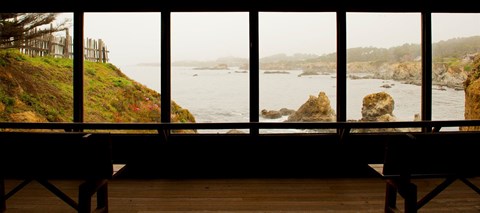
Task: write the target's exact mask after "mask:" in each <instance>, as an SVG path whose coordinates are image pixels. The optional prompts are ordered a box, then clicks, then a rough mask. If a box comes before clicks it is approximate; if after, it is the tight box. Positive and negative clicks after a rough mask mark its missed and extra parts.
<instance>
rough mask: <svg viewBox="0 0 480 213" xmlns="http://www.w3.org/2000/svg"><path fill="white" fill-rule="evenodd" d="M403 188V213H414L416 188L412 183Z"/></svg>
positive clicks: (415, 209)
mask: <svg viewBox="0 0 480 213" xmlns="http://www.w3.org/2000/svg"><path fill="white" fill-rule="evenodd" d="M402 187H403V192H402V194H403V198H404V199H405V213H416V212H417V210H418V208H417V186H416V185H415V184H413V183H406V184H405V185H404V186H402Z"/></svg>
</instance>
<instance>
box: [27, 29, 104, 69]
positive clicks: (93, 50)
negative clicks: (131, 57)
mask: <svg viewBox="0 0 480 213" xmlns="http://www.w3.org/2000/svg"><path fill="white" fill-rule="evenodd" d="M65 34H66V35H65V37H63V36H54V35H52V34H47V35H43V36H41V37H37V38H35V39H31V40H25V41H23V44H22V45H21V46H22V47H20V52H22V53H24V54H26V55H29V56H53V57H61V58H73V51H72V50H73V43H72V36H70V34H69V32H68V30H66V33H65ZM84 42H85V44H84V54H85V60H86V61H93V62H103V63H106V62H108V60H109V59H108V53H109V51H108V50H107V46H106V45H105V42H103V41H102V39H98V40H95V39H90V38H86V39H85V40H84Z"/></svg>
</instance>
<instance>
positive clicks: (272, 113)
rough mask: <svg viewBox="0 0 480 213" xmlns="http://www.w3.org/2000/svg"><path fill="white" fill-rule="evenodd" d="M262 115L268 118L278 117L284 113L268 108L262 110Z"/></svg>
mask: <svg viewBox="0 0 480 213" xmlns="http://www.w3.org/2000/svg"><path fill="white" fill-rule="evenodd" d="M261 115H262V117H263V118H266V119H277V118H281V117H282V114H281V113H280V112H279V111H275V110H266V109H263V110H262V112H261Z"/></svg>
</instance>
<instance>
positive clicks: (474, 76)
mask: <svg viewBox="0 0 480 213" xmlns="http://www.w3.org/2000/svg"><path fill="white" fill-rule="evenodd" d="M472 67H473V68H472V70H471V72H470V73H469V75H468V78H467V80H466V81H465V120H473V119H480V78H479V77H480V55H478V56H477V57H475V60H474V61H473V66H472ZM461 130H467V131H473V130H475V131H478V130H480V127H462V128H461Z"/></svg>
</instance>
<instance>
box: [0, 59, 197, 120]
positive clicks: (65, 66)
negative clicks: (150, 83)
mask: <svg viewBox="0 0 480 213" xmlns="http://www.w3.org/2000/svg"><path fill="white" fill-rule="evenodd" d="M72 70H73V61H72V60H71V59H63V58H53V57H29V56H26V55H24V54H21V53H20V52H19V51H18V50H1V51H0V121H1V122H72V120H73V71H72ZM84 87H85V88H84V91H85V93H84V97H85V98H84V107H85V108H84V120H85V121H86V122H159V121H160V94H159V93H158V92H156V91H154V90H152V89H149V88H147V87H145V86H144V85H142V84H140V83H138V82H136V81H134V80H132V79H130V78H129V77H127V76H126V75H125V74H123V73H122V71H121V70H120V69H118V68H117V67H115V66H114V65H113V64H110V63H106V64H105V63H94V62H87V61H86V62H85V64H84ZM171 117H172V121H173V122H195V118H194V116H193V115H192V114H191V113H190V112H189V111H188V110H187V109H183V108H182V107H181V106H179V105H178V104H176V103H175V102H173V101H172V114H171Z"/></svg>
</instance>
